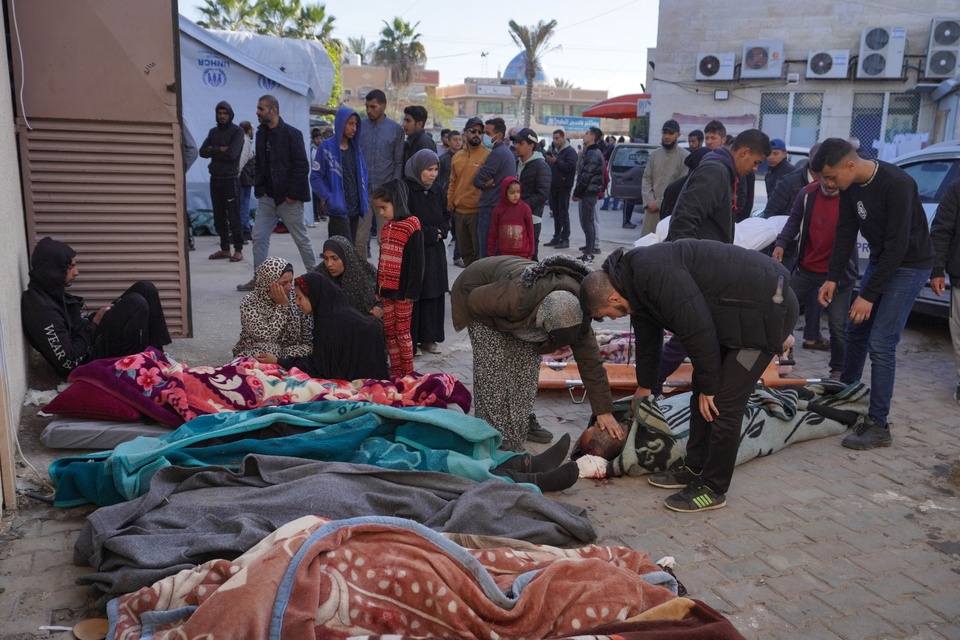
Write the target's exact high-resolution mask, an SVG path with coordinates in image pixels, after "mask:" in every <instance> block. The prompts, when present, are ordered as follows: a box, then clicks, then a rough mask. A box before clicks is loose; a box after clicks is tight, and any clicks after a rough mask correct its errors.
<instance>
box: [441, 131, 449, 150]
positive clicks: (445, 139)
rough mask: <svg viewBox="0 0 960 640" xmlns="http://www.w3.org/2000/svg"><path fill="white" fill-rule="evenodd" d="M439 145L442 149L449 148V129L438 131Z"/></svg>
mask: <svg viewBox="0 0 960 640" xmlns="http://www.w3.org/2000/svg"><path fill="white" fill-rule="evenodd" d="M440 144H441V145H442V146H443V148H444V149H449V148H450V129H440Z"/></svg>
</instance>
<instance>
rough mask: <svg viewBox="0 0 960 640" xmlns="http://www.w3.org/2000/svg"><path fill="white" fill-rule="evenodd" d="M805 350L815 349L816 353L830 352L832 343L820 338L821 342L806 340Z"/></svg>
mask: <svg viewBox="0 0 960 640" xmlns="http://www.w3.org/2000/svg"><path fill="white" fill-rule="evenodd" d="M803 348H804V349H813V350H814V351H829V350H830V341H829V340H824V339H823V338H820V339H819V340H810V341H807V340H804V341H803Z"/></svg>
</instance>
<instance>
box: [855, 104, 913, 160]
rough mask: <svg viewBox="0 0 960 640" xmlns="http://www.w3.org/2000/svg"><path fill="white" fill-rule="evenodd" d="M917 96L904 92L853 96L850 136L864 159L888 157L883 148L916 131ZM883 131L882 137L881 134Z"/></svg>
mask: <svg viewBox="0 0 960 640" xmlns="http://www.w3.org/2000/svg"><path fill="white" fill-rule="evenodd" d="M919 119H920V96H919V95H917V94H908V93H855V94H853V113H852V117H851V119H850V137H851V138H856V139H857V140H859V141H860V153H861V155H863V156H865V157H868V158H876V157H890V156H892V155H896V153H897V152H896V150H895V149H894V150H892V151H891V153H889V154H885V153H884V147H885V146H886V145H888V144H892V143H894V142H895V138H896V137H897V136H898V135H900V134H911V133H916V132H917V124H918V122H919ZM881 132H883V135H881Z"/></svg>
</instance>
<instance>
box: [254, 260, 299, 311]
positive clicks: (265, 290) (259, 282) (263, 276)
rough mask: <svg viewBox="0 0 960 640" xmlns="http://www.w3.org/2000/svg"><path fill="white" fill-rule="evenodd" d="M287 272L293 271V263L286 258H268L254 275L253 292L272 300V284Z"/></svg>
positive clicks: (259, 296)
mask: <svg viewBox="0 0 960 640" xmlns="http://www.w3.org/2000/svg"><path fill="white" fill-rule="evenodd" d="M287 272H290V273H293V265H292V264H290V263H289V262H287V261H286V260H285V259H284V258H267V259H266V260H264V261H263V262H262V263H260V266H259V267H257V272H256V273H255V274H254V276H253V294H254V295H255V296H256V297H258V298H263V299H264V300H266V301H270V285H271V284H273V283H274V282H276V281H277V280H279V279H280V278H282V277H283V274H285V273H287ZM270 304H273V303H272V302H271V303H270Z"/></svg>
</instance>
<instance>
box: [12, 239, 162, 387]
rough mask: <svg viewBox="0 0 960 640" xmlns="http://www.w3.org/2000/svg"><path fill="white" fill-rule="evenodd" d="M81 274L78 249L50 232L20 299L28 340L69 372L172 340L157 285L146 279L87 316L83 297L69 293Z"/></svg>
mask: <svg viewBox="0 0 960 640" xmlns="http://www.w3.org/2000/svg"><path fill="white" fill-rule="evenodd" d="M79 274H80V271H79V269H77V252H76V251H74V250H73V248H72V247H70V246H69V245H67V244H64V243H63V242H58V241H56V240H54V239H53V238H50V237H46V238H43V239H42V240H40V242H38V243H37V246H36V247H34V249H33V254H32V255H31V256H30V284H29V285H28V286H27V290H26V291H24V292H23V295H22V296H21V298H20V313H21V319H22V321H23V332H24V333H25V334H26V336H27V341H28V342H29V343H30V344H31V345H32V346H33V348H34V349H36V350H37V351H39V352H40V355H42V356H43V357H44V359H45V360H46V361H47V362H49V363H50V365H51V366H52V367H53V368H54V370H55V371H56V372H57V375H60V376H63V377H66V376H67V375H69V374H70V372H71V371H73V370H74V369H75V368H76V367H78V366H80V365H81V364H84V363H86V362H89V361H90V360H95V359H97V358H113V357H119V356H126V355H130V354H134V353H140V352H141V351H143V350H144V349H146V348H147V347H155V348H157V349H163V347H164V346H166V345H168V344H170V333H169V332H168V331H167V321H166V319H165V318H164V315H163V308H162V307H161V306H160V296H159V294H158V293H157V288H156V287H155V286H154V285H153V283H151V282H147V281H146V280H141V281H140V282H136V283H134V284H133V286H131V287H130V288H129V289H127V290H126V291H124V292H123V293H122V294H121V295H120V297H119V298H117V299H116V300H114V301H113V302H112V303H111V304H108V305H107V306H105V307H103V308H102V309H100V310H98V311H96V312H93V313H87V314H86V315H84V310H85V309H84V304H83V298H81V297H79V296H75V295H72V294H69V293H67V292H66V288H67V287H69V286H70V285H72V284H73V281H74V280H75V279H76V277H77V276H78V275H79Z"/></svg>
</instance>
